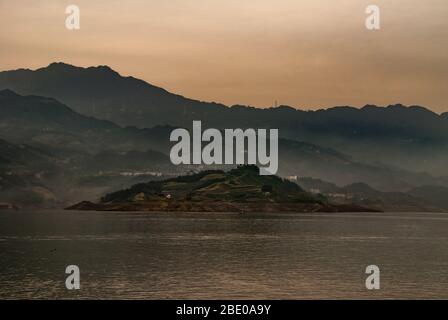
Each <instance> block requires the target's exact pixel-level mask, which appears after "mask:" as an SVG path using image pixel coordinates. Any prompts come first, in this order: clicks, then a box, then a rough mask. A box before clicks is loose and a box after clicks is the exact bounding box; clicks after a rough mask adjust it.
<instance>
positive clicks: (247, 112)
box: [0, 63, 448, 203]
mask: <svg viewBox="0 0 448 320" xmlns="http://www.w3.org/2000/svg"><path fill="white" fill-rule="evenodd" d="M193 120H202V123H203V126H204V127H215V128H218V129H225V128H238V127H240V128H249V127H250V128H278V129H279V133H280V137H281V139H280V141H279V173H280V174H281V175H282V176H284V177H285V176H299V177H310V178H313V179H321V180H324V181H328V182H329V183H333V184H335V185H337V186H338V187H343V186H344V185H350V184H354V183H366V184H369V185H370V186H372V187H373V188H375V189H378V190H381V192H408V191H409V190H419V189H417V188H423V189H420V191H419V192H420V193H419V197H421V196H423V195H425V197H429V196H430V192H427V190H428V188H438V189H436V190H437V191H438V194H439V196H438V197H437V198H438V199H439V203H440V198H441V197H442V196H440V194H445V192H446V190H445V189H444V188H445V187H447V186H448V178H446V176H448V174H447V173H448V169H447V168H446V165H445V164H446V161H447V160H448V152H447V150H448V149H447V146H448V114H446V113H445V114H441V115H438V114H436V113H433V112H431V111H430V110H428V109H426V108H423V107H419V106H411V107H405V106H402V105H391V106H388V107H376V106H365V107H363V108H361V109H357V108H353V107H334V108H329V109H326V110H318V111H302V110H298V109H294V108H291V107H287V106H280V107H277V108H269V109H258V108H254V107H248V106H231V107H228V106H225V105H222V104H217V103H207V102H201V101H197V100H192V99H187V98H184V97H182V96H179V95H175V94H172V93H169V92H168V91H166V90H164V89H161V88H158V87H156V86H153V85H151V84H148V83H146V82H144V81H142V80H138V79H135V78H133V77H122V76H121V75H119V74H118V73H117V72H115V71H113V70H112V69H111V68H109V67H106V66H100V67H90V68H80V67H75V66H71V65H67V64H64V63H53V64H50V65H49V66H48V67H45V68H41V69H37V70H35V71H33V70H27V69H19V70H14V71H4V72H0V139H2V140H0V141H1V142H2V143H0V151H1V153H0V168H1V170H2V171H1V172H0V174H1V176H2V179H3V180H0V182H2V183H3V182H5V181H9V182H8V183H3V184H2V185H0V186H1V188H2V189H0V191H1V190H3V191H5V190H6V189H8V188H9V189H8V190H13V189H14V188H12V185H11V184H13V182H14V181H16V182H17V181H19V180H20V181H21V185H22V186H23V185H24V183H25V182H24V181H26V183H25V185H28V186H31V187H32V188H34V187H36V186H37V187H44V188H46V190H48V192H49V193H52V194H53V196H52V198H54V199H62V200H61V201H63V202H67V201H72V200H73V199H75V198H76V199H88V200H95V199H98V198H99V197H100V196H101V195H102V194H104V192H110V191H113V190H117V189H120V188H124V187H127V186H129V185H130V184H132V183H135V182H141V181H145V180H144V179H151V180H152V179H161V178H162V177H163V176H173V175H179V174H185V173H187V172H190V171H192V170H193V171H198V170H202V169H204V168H201V167H200V166H179V167H175V166H173V165H171V163H170V161H169V157H168V154H169V150H170V147H171V145H172V144H171V143H170V142H169V134H170V132H171V131H172V130H173V129H174V128H176V127H185V128H189V127H190V126H191V123H192V121H193ZM14 150H15V151H14ZM16 151H21V152H16ZM14 152H15V153H14ZM8 154H10V156H7V155H8ZM14 154H15V155H14ZM11 155H12V156H11ZM29 159H34V160H33V161H30V160H29ZM27 162H28V163H27ZM212 169H213V168H212ZM214 169H221V168H214ZM7 172H9V173H11V174H10V175H9V178H11V177H12V176H16V177H17V179H18V180H14V179H6V178H4V177H6V174H5V173H7ZM17 183H18V182H17ZM18 185H20V183H18ZM64 186H65V187H64ZM21 190H22V189H21ZM55 190H58V191H57V192H55ZM61 190H64V192H62V191H61ZM347 192H348V191H347ZM415 192H417V191H415ZM2 193H3V194H5V192H0V196H1V194H2ZM62 193H64V194H63V195H62ZM416 194H417V193H416ZM47 195H48V194H47ZM47 198H48V197H47ZM1 200H2V198H1V197H0V201H1ZM3 200H8V199H3Z"/></svg>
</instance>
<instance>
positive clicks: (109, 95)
mask: <svg viewBox="0 0 448 320" xmlns="http://www.w3.org/2000/svg"><path fill="white" fill-rule="evenodd" d="M2 88H9V89H12V90H14V91H16V92H18V93H21V94H27V95H28V94H34V95H41V96H49V97H53V98H56V99H57V100H59V101H61V102H62V103H65V104H66V105H68V106H70V107H71V108H73V110H75V111H77V112H79V113H81V114H85V115H88V116H94V117H96V118H98V119H105V120H110V121H112V122H114V123H117V124H120V125H125V126H127V125H133V126H137V127H141V128H145V127H152V126H157V125H171V126H182V127H189V126H191V123H192V121H193V120H202V121H203V126H204V127H216V128H220V129H223V128H237V127H241V128H249V127H250V128H278V129H280V135H281V137H282V138H285V139H288V140H297V141H305V142H307V143H311V144H315V145H319V146H322V147H327V148H332V149H335V150H338V151H340V152H342V153H345V154H347V155H350V156H351V157H353V158H354V159H356V160H357V161H360V162H363V163H369V164H373V165H377V164H381V165H385V166H388V167H391V166H392V167H397V168H401V169H406V170H410V171H415V172H428V173H431V174H435V175H448V170H447V167H446V163H447V161H448V121H447V117H446V115H438V114H435V113H434V112H431V111H429V110H428V109H426V108H424V107H420V106H410V107H405V106H403V105H400V104H395V105H390V106H388V107H385V108H383V107H377V106H372V105H367V106H365V107H363V108H361V109H357V108H353V107H348V106H345V107H335V108H329V109H326V110H319V111H301V110H296V109H294V108H291V107H287V106H281V107H278V108H270V109H258V108H253V107H247V106H233V107H226V106H224V105H221V104H216V103H206V102H201V101H197V100H192V99H187V98H184V97H182V96H179V95H176V94H172V93H170V92H168V91H166V90H164V89H161V88H158V87H155V86H153V85H151V84H149V83H146V82H144V81H142V80H138V79H135V78H133V77H122V76H121V75H119V74H118V73H116V72H115V71H113V70H112V69H110V68H109V67H106V66H99V67H90V68H79V67H75V66H71V65H67V64H64V63H53V64H50V65H49V66H48V67H45V68H41V69H38V70H35V71H33V70H27V69H19V70H14V71H4V72H0V89H2ZM322 94H325V93H322Z"/></svg>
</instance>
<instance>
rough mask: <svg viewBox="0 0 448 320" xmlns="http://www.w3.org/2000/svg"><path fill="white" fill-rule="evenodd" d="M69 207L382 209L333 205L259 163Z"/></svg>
mask: <svg viewBox="0 0 448 320" xmlns="http://www.w3.org/2000/svg"><path fill="white" fill-rule="evenodd" d="M66 209H67V210H95V211H155V212H238V213H246V212H272V213H275V212H297V213H300V212H380V211H379V210H376V209H372V208H367V207H363V206H359V205H354V204H332V203H330V202H329V201H328V200H327V198H326V197H324V196H323V195H319V194H317V195H316V194H312V193H309V192H306V191H305V190H304V189H302V188H301V187H300V186H299V185H298V184H296V183H294V182H292V181H289V180H287V179H282V178H280V177H278V176H274V175H271V176H263V175H260V174H259V168H258V167H257V166H255V165H241V166H238V167H237V168H235V169H232V170H229V171H222V170H207V171H202V172H199V173H194V174H189V175H184V176H179V177H176V178H171V179H167V180H162V181H150V182H147V183H139V184H136V185H133V186H132V187H130V188H128V189H124V190H120V191H116V192H113V193H109V194H106V195H105V196H104V197H102V198H101V200H100V201H99V202H98V203H93V202H89V201H82V202H80V203H77V204H75V205H73V206H70V207H68V208H66Z"/></svg>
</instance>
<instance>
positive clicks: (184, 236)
mask: <svg viewBox="0 0 448 320" xmlns="http://www.w3.org/2000/svg"><path fill="white" fill-rule="evenodd" d="M447 248H448V214H433V213H431V214H428V213H390V214H386V213H376V214H375V213H369V214H365V213H353V214H352V213H350V214H349V213H344V214H247V215H235V214H216V213H213V214H190V213H184V214H181V213H173V214H167V213H160V214H159V213H112V212H111V213H107V212H104V213H100V212H98V213H96V212H66V211H39V212H31V211H0V298H3V299H5V298H33V299H35V298H39V299H45V298H107V299H111V298H124V299H137V298H139V299H163V298H175V299H196V298H203V299H221V298H222V299H238V298H247V299H265V298H266V299H267V298H272V299H300V298H445V299H447V298H448V249H447ZM70 264H75V265H78V266H79V268H80V270H81V290H77V291H68V290H67V289H65V277H66V274H65V267H66V266H67V265H70ZM371 264H376V265H378V266H379V267H380V269H381V289H380V290H378V291H368V290H366V289H365V284H364V283H365V278H366V276H367V275H366V274H365V273H364V272H365V268H366V266H367V265H371Z"/></svg>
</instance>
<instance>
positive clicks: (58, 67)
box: [39, 62, 118, 75]
mask: <svg viewBox="0 0 448 320" xmlns="http://www.w3.org/2000/svg"><path fill="white" fill-rule="evenodd" d="M39 70H50V71H81V72H82V71H99V72H105V73H110V74H113V75H118V72H116V71H115V70H113V69H112V68H111V67H109V66H107V65H99V66H96V67H93V66H92V67H86V68H84V67H78V66H75V65H71V64H68V63H65V62H52V63H50V64H49V65H48V66H47V67H44V68H41V69H39Z"/></svg>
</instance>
